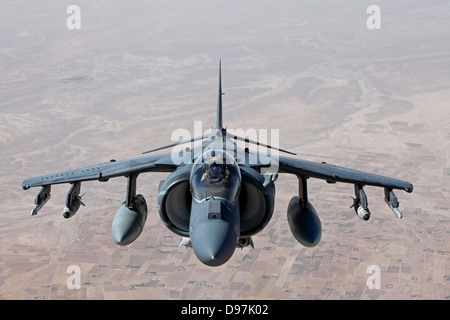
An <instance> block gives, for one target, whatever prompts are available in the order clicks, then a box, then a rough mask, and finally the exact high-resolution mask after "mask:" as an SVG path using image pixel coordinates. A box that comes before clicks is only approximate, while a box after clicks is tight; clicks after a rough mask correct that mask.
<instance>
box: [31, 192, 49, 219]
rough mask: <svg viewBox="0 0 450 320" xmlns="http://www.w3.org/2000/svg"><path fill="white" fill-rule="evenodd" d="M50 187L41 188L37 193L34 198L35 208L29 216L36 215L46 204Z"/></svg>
mask: <svg viewBox="0 0 450 320" xmlns="http://www.w3.org/2000/svg"><path fill="white" fill-rule="evenodd" d="M50 191H51V185H48V186H43V187H42V189H41V190H40V191H39V193H38V194H37V196H36V199H35V200H34V204H35V207H34V208H33V210H31V215H32V216H34V215H36V214H37V213H38V212H39V210H41V209H42V207H43V206H44V205H45V204H46V203H47V201H48V200H50V198H51V196H52V195H51V194H50Z"/></svg>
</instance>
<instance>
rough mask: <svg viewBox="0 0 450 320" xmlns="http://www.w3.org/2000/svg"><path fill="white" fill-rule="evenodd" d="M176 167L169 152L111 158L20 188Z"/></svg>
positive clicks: (44, 177)
mask: <svg viewBox="0 0 450 320" xmlns="http://www.w3.org/2000/svg"><path fill="white" fill-rule="evenodd" d="M177 167H178V165H176V164H174V163H173V161H172V159H171V154H170V153H166V154H161V155H152V156H148V157H141V158H134V159H127V160H121V161H114V160H112V161H110V162H106V163H101V164H97V165H93V166H89V167H83V168H79V169H74V170H67V171H62V172H57V173H52V174H47V175H43V176H39V177H34V178H30V179H27V180H25V181H24V182H23V183H22V188H23V189H28V188H31V187H38V186H48V185H53V184H60V183H75V182H81V181H90V180H99V181H107V180H108V179H110V178H115V177H119V176H129V175H132V174H139V173H141V172H171V171H174V170H175V169H176V168H177Z"/></svg>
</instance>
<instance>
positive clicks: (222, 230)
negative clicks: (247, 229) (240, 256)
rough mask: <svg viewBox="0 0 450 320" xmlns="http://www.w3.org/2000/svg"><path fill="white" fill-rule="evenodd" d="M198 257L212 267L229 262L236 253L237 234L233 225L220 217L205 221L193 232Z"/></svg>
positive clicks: (194, 246)
mask: <svg viewBox="0 0 450 320" xmlns="http://www.w3.org/2000/svg"><path fill="white" fill-rule="evenodd" d="M191 243H192V248H193V249H194V253H195V255H196V256H197V258H198V259H199V260H200V261H201V262H203V263H204V264H206V265H208V266H210V267H216V266H220V265H222V264H224V263H225V262H227V261H228V260H229V259H230V258H231V256H232V255H233V253H234V250H235V249H236V244H237V236H236V232H235V231H234V228H233V226H232V225H231V224H230V223H228V222H226V221H224V220H220V219H215V220H208V221H203V222H201V223H200V224H199V225H197V226H196V227H195V231H194V232H192V234H191Z"/></svg>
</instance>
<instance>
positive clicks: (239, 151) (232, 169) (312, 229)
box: [22, 62, 413, 266]
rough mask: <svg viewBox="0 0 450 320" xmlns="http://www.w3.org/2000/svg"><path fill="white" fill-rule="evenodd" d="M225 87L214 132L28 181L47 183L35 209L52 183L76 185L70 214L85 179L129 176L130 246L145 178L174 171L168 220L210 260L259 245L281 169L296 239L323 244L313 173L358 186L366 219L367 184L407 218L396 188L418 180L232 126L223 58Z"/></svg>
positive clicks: (164, 209) (161, 198)
mask: <svg viewBox="0 0 450 320" xmlns="http://www.w3.org/2000/svg"><path fill="white" fill-rule="evenodd" d="M218 87H219V88H218V96H217V115H216V124H215V127H212V129H211V131H210V132H209V133H205V134H203V135H201V136H198V137H195V138H192V139H187V140H183V141H178V142H175V143H172V144H169V145H166V146H163V147H160V148H157V149H153V150H150V151H147V152H144V153H145V154H146V153H153V152H156V151H159V150H164V149H168V148H172V151H171V152H166V153H160V154H158V153H156V154H153V155H150V156H141V157H138V158H133V159H127V160H120V161H116V160H111V161H109V162H106V163H101V164H97V165H93V166H88V167H83V168H79V169H73V170H68V171H62V172H57V173H52V174H47V175H43V176H39V177H34V178H30V179H27V180H25V181H24V182H23V183H22V187H23V189H24V190H26V189H29V188H31V187H41V189H40V191H39V193H38V194H37V196H36V199H35V207H34V208H33V209H32V211H31V214H32V215H35V214H37V213H38V212H39V211H40V210H41V209H42V207H43V206H44V205H45V203H47V201H48V200H49V199H50V196H51V186H52V185H55V184H64V183H67V184H71V187H70V190H69V192H68V193H67V197H66V205H65V208H64V210H63V216H64V218H70V217H72V216H73V215H74V214H75V213H76V212H77V211H78V210H79V208H80V206H81V205H84V203H83V202H82V196H80V190H81V182H84V181H93V180H96V181H100V182H106V181H108V180H109V179H111V178H116V177H126V178H127V189H126V198H125V201H124V202H123V204H122V205H121V206H120V208H119V209H118V211H117V213H116V215H115V216H114V219H113V221H112V228H111V233H112V238H113V240H114V241H115V242H116V243H117V244H118V245H121V246H124V245H129V244H131V243H132V242H133V241H135V240H136V239H137V238H138V237H139V235H140V234H141V232H142V230H143V228H144V224H145V221H146V219H147V203H146V201H145V199H144V197H143V196H142V195H141V194H137V187H136V181H137V178H138V176H139V175H140V174H144V173H149V172H168V173H170V174H169V175H168V176H167V178H166V179H165V180H163V181H161V182H160V184H159V189H158V198H157V207H158V211H159V215H160V218H161V220H162V221H163V223H164V224H165V225H166V227H167V228H169V229H170V230H171V231H173V232H174V233H175V234H177V235H179V236H180V237H181V238H182V239H181V243H180V246H181V245H184V246H186V247H192V248H193V250H194V253H195V255H196V256H197V258H198V259H199V260H200V261H201V262H202V263H204V264H206V265H208V266H220V265H223V264H224V263H226V262H227V261H228V260H229V259H230V258H231V257H232V255H233V253H234V251H235V249H236V248H243V247H247V246H251V247H253V246H254V244H253V240H252V236H254V235H255V234H257V233H259V232H261V230H263V229H264V227H266V226H267V224H268V223H269V221H270V219H271V217H272V214H273V210H274V201H275V181H276V180H277V178H278V175H279V174H293V175H295V176H296V177H297V178H298V195H295V196H293V197H292V199H291V200H290V202H289V205H288V207H287V221H288V224H289V227H290V230H291V232H292V234H293V236H294V238H295V239H296V240H297V241H298V242H299V243H300V244H302V245H304V246H306V247H314V246H316V245H317V244H318V243H319V241H320V238H321V235H322V225H321V222H320V219H319V216H318V214H317V212H316V210H315V208H314V206H313V205H312V204H311V203H310V201H309V198H308V188H307V180H308V179H309V178H316V179H321V180H325V181H326V182H328V183H336V182H341V183H348V184H353V185H354V191H355V198H353V202H352V204H351V207H350V208H352V207H353V208H354V210H355V212H356V214H357V215H358V216H359V217H360V218H361V219H363V220H369V218H370V214H371V213H370V210H369V207H368V200H367V195H366V193H365V191H364V187H366V186H374V187H381V188H384V195H385V197H384V199H385V201H386V203H387V204H388V206H389V207H390V208H391V209H392V211H393V212H394V213H395V215H396V217H397V218H401V217H402V214H401V212H400V210H399V202H398V200H397V197H396V195H395V194H394V190H404V191H406V192H412V191H413V185H412V184H411V183H409V182H406V181H402V180H397V179H393V178H388V177H384V176H380V175H376V174H371V173H366V172H362V171H357V170H353V169H348V168H344V167H339V166H335V165H331V164H327V163H325V162H322V163H319V162H312V161H307V160H301V159H299V158H297V157H295V153H292V152H289V151H287V150H283V149H280V148H278V146H270V145H268V144H265V143H261V142H259V141H255V140H252V139H250V138H249V137H241V136H238V135H236V134H234V133H232V132H229V131H230V130H227V129H226V128H224V127H223V122H222V95H223V92H222V80H221V62H219V85H218ZM183 146H187V147H183ZM252 147H253V148H252ZM255 147H257V148H256V150H255ZM285 154H286V155H285ZM288 154H289V155H290V156H288ZM293 156H294V157H293Z"/></svg>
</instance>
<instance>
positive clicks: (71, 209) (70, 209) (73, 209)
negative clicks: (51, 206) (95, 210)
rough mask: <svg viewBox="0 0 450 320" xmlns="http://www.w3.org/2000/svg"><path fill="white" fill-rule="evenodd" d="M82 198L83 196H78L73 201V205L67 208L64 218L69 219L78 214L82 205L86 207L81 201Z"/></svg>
mask: <svg viewBox="0 0 450 320" xmlns="http://www.w3.org/2000/svg"><path fill="white" fill-rule="evenodd" d="M81 197H83V196H76V198H75V199H73V201H72V204H71V205H70V206H69V207H67V206H66V207H65V208H64V210H63V217H64V218H66V219H69V218H71V217H73V216H74V215H75V213H77V211H78V209H80V205H83V206H85V204H84V203H83V201H81Z"/></svg>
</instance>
